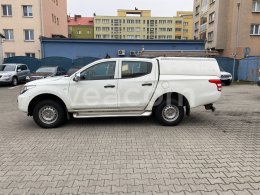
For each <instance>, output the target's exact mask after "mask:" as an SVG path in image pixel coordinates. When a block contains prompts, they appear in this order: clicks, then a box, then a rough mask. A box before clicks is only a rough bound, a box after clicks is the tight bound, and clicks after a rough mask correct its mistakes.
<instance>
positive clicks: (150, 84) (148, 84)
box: [142, 83, 153, 86]
mask: <svg viewBox="0 0 260 195" xmlns="http://www.w3.org/2000/svg"><path fill="white" fill-rule="evenodd" d="M152 85H153V84H152V83H144V84H142V86H152Z"/></svg>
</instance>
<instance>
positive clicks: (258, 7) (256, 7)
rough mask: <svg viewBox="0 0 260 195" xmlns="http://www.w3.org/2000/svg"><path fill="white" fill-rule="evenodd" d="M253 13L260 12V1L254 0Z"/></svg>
mask: <svg viewBox="0 0 260 195" xmlns="http://www.w3.org/2000/svg"><path fill="white" fill-rule="evenodd" d="M252 10H253V12H260V0H253V9H252Z"/></svg>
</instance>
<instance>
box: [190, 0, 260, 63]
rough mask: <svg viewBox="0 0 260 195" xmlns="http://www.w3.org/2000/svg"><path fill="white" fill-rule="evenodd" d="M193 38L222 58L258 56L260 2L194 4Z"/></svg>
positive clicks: (208, 0)
mask: <svg viewBox="0 0 260 195" xmlns="http://www.w3.org/2000/svg"><path fill="white" fill-rule="evenodd" d="M193 22H194V37H195V38H196V39H204V40H205V41H206V49H209V50H217V51H219V52H220V54H221V55H222V56H225V57H232V58H233V57H236V58H237V59H241V58H244V57H246V56H248V55H250V56H259V55H260V47H259V45H260V0H228V1H227V0H194V21H193Z"/></svg>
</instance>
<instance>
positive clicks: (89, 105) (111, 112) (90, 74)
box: [18, 57, 222, 128]
mask: <svg viewBox="0 0 260 195" xmlns="http://www.w3.org/2000/svg"><path fill="white" fill-rule="evenodd" d="M220 76H221V74H220V69H219V66H218V63H217V62H216V60H215V59H210V58H166V57H161V58H156V59H145V58H115V59H113V58H111V59H104V60H99V61H96V62H94V63H91V64H89V65H87V66H85V67H83V68H82V69H80V70H79V71H77V72H76V73H74V74H73V75H71V76H70V77H68V76H67V77H66V76H63V77H52V78H46V79H42V80H37V81H32V82H30V83H27V84H26V85H25V86H24V88H23V89H22V91H21V94H20V95H19V97H18V107H19V109H20V110H22V111H23V112H26V113H27V114H28V115H29V116H33V118H34V121H35V122H36V123H37V124H38V125H39V126H40V127H42V128H55V127H58V126H60V125H62V124H63V123H64V122H65V121H66V120H67V119H69V118H70V117H72V116H73V117H74V118H92V117H120V116H150V115H151V114H154V116H155V117H156V118H157V119H158V121H159V122H160V123H161V124H163V125H167V126H174V125H177V124H179V123H180V122H181V121H182V119H183V118H184V116H185V114H186V115H190V109H191V108H195V107H198V106H205V108H206V109H207V110H213V111H214V109H215V108H214V107H213V103H215V102H216V101H218V100H219V98H220V97H221V89H222V86H221V81H220Z"/></svg>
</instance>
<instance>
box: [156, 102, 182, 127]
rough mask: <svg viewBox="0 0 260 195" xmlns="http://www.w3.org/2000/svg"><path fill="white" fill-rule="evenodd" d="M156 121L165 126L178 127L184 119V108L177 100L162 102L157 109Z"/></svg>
mask: <svg viewBox="0 0 260 195" xmlns="http://www.w3.org/2000/svg"><path fill="white" fill-rule="evenodd" d="M155 117H156V119H157V120H158V121H159V122H160V123H161V124H162V125H165V126H176V125H178V124H179V123H180V122H181V121H182V119H183V118H184V108H183V106H179V105H178V102H177V101H176V100H171V102H169V103H168V102H166V101H164V102H162V103H161V104H160V105H159V106H157V107H156V108H155Z"/></svg>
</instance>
